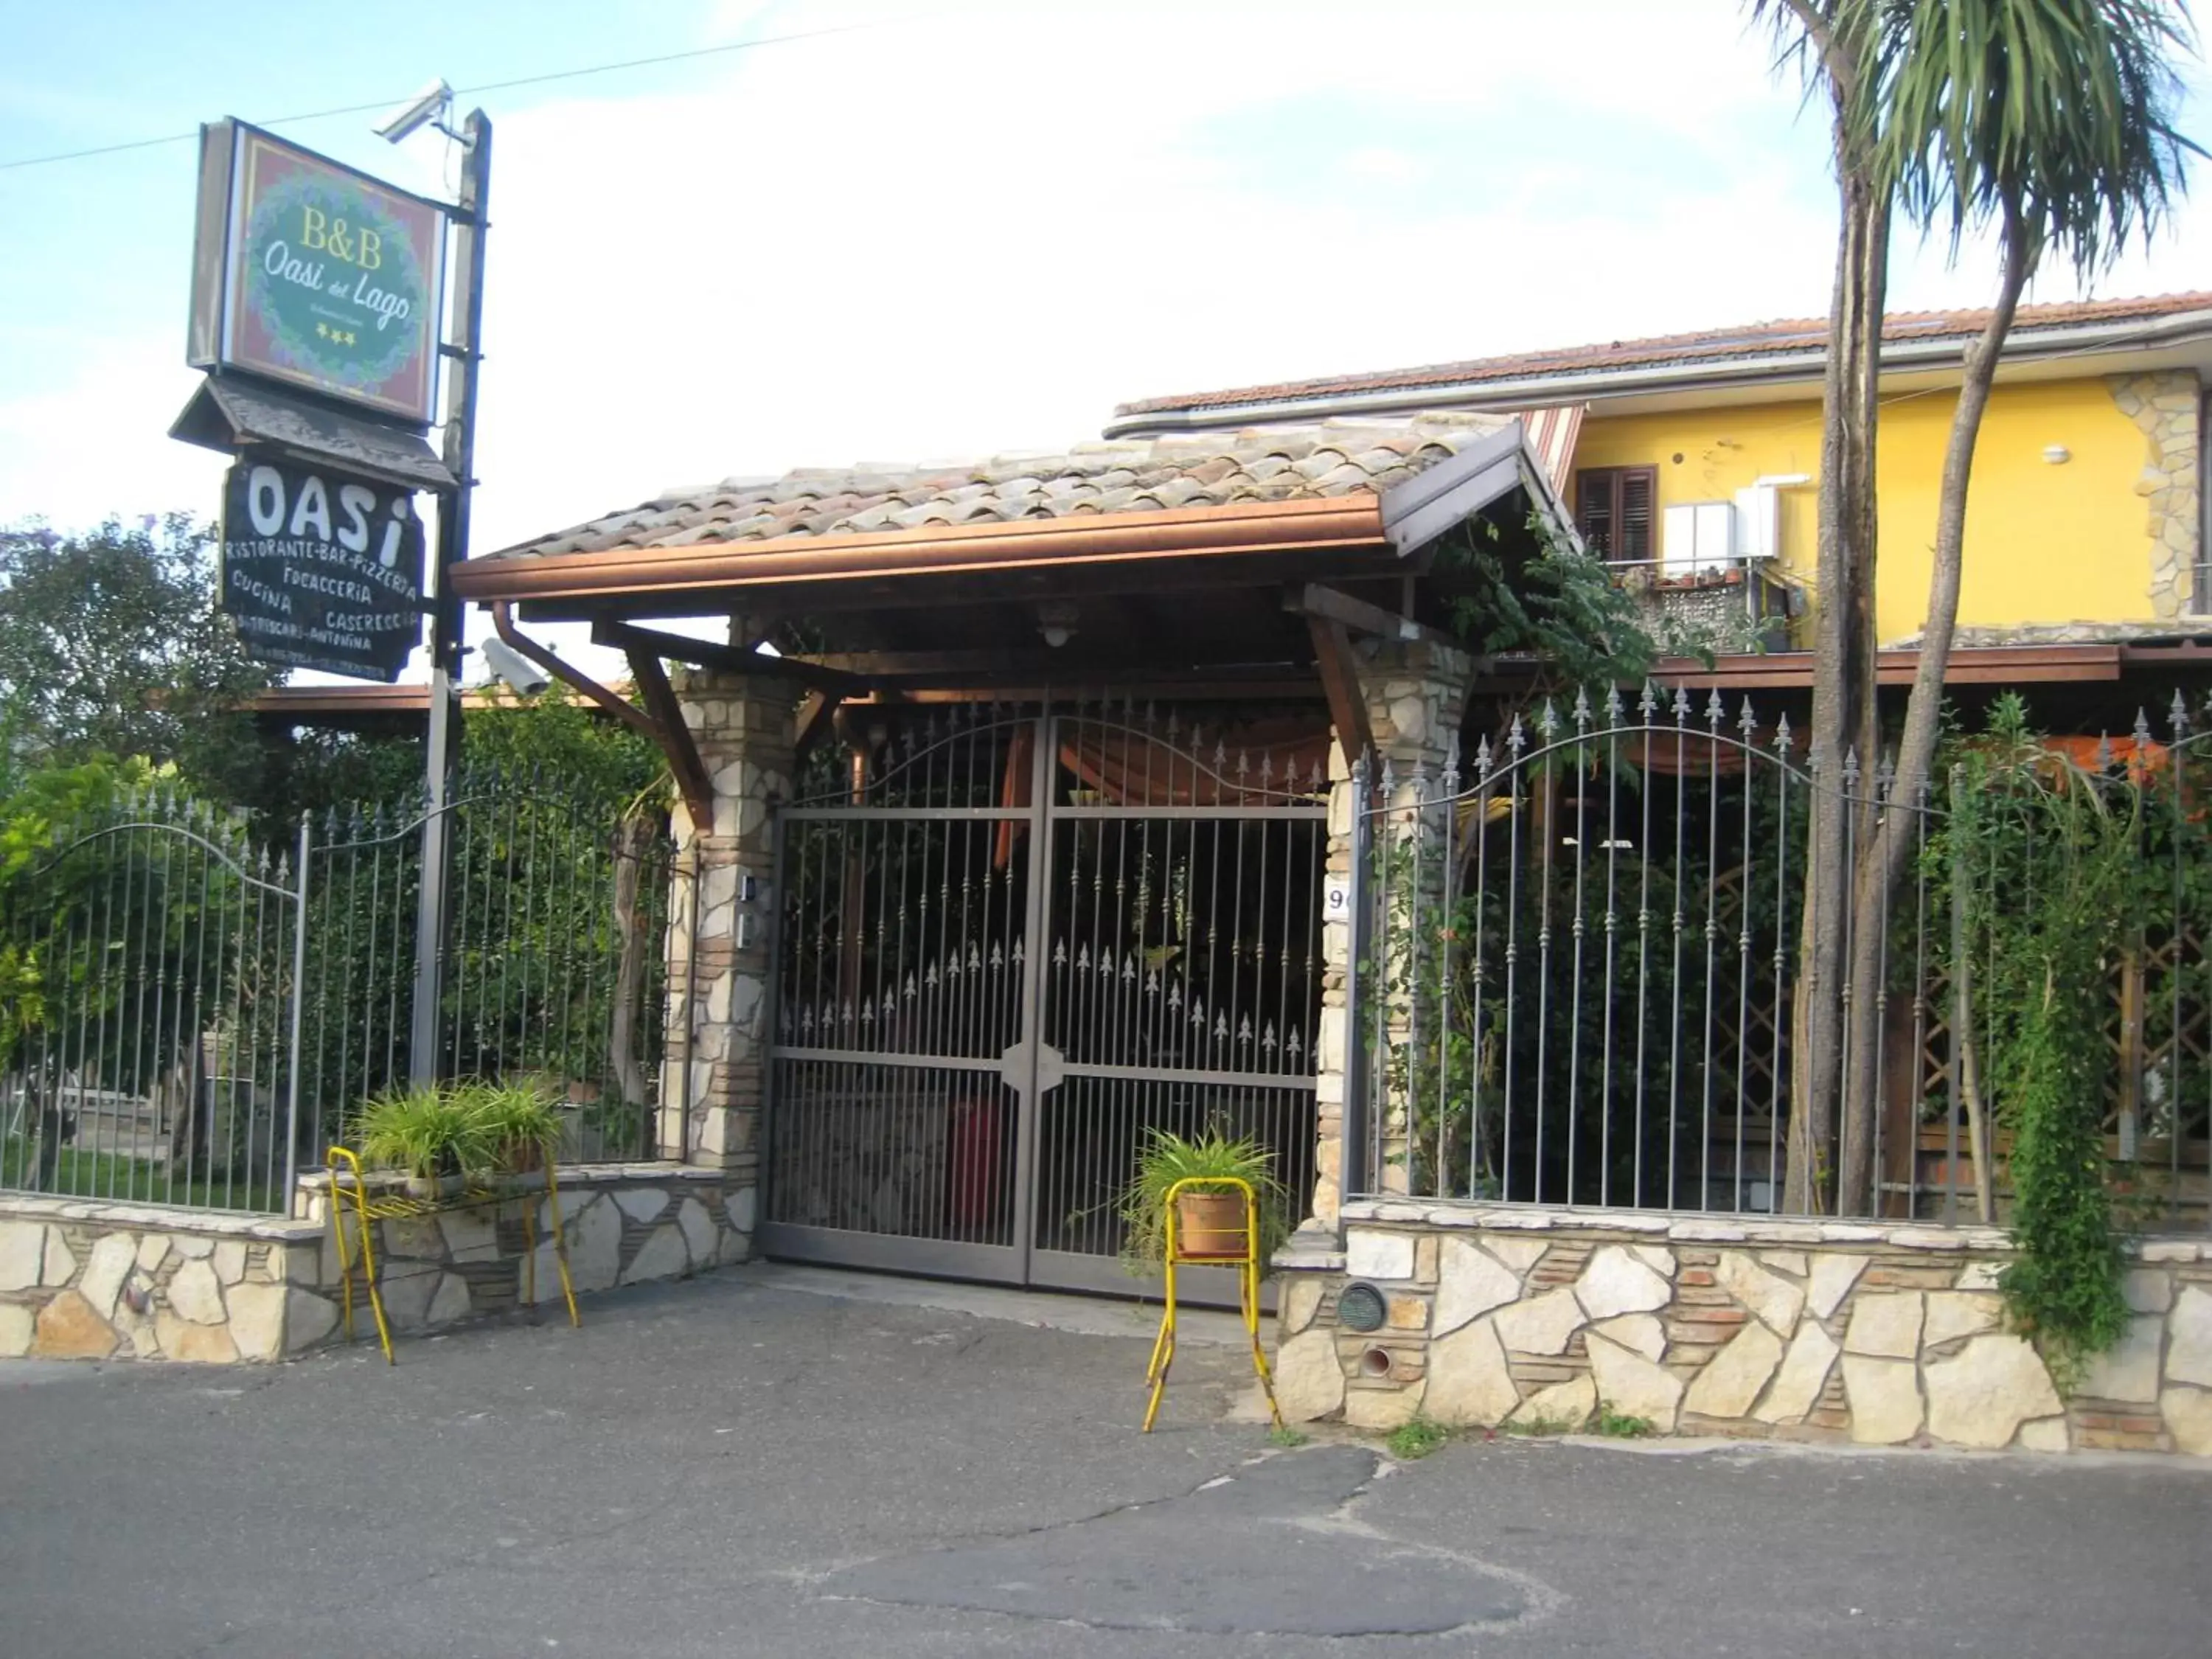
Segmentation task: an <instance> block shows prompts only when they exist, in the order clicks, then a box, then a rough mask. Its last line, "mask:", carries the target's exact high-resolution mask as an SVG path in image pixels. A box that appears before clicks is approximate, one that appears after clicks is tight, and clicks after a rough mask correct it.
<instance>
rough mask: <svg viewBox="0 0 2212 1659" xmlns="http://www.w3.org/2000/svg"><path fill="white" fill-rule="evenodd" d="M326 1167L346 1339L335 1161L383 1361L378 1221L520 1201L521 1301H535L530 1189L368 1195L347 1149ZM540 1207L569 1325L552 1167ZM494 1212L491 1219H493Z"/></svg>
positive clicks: (347, 1309)
mask: <svg viewBox="0 0 2212 1659" xmlns="http://www.w3.org/2000/svg"><path fill="white" fill-rule="evenodd" d="M329 1158H330V1166H331V1193H330V1209H329V1214H330V1223H331V1237H332V1239H333V1240H334V1241H335V1242H336V1243H337V1252H338V1284H339V1285H340V1287H341V1291H340V1295H341V1300H340V1304H339V1305H340V1306H341V1307H342V1308H343V1310H344V1315H345V1334H346V1340H347V1341H349V1342H350V1341H352V1340H353V1261H354V1257H353V1255H349V1253H348V1251H347V1249H346V1229H345V1212H346V1209H347V1207H348V1203H347V1193H346V1189H345V1188H342V1187H340V1186H339V1185H338V1179H337V1175H338V1165H339V1164H342V1163H343V1164H345V1165H346V1166H347V1167H348V1168H349V1169H350V1170H352V1172H353V1188H352V1201H351V1208H352V1210H353V1213H354V1220H355V1234H356V1242H357V1243H359V1245H360V1249H359V1251H358V1252H357V1254H358V1255H359V1256H360V1260H361V1267H362V1282H363V1283H364V1284H366V1285H368V1307H369V1311H370V1312H371V1313H372V1314H374V1316H376V1335H377V1340H379V1341H380V1342H381V1343H382V1344H383V1346H384V1359H385V1363H386V1364H398V1363H399V1362H398V1359H397V1358H394V1357H393V1355H392V1326H391V1324H390V1322H388V1321H386V1318H385V1316H384V1294H383V1292H382V1291H381V1290H380V1289H379V1288H378V1284H377V1273H376V1228H375V1224H376V1223H377V1222H380V1221H396V1220H403V1219H413V1218H435V1217H437V1216H441V1215H450V1214H454V1213H457V1212H460V1211H464V1210H486V1209H488V1210H492V1211H494V1212H496V1211H497V1210H498V1209H499V1208H500V1207H501V1206H504V1205H507V1204H515V1203H520V1205H521V1206H523V1218H524V1222H525V1225H526V1228H527V1233H526V1240H527V1242H526V1244H525V1246H524V1249H523V1255H522V1276H523V1279H522V1301H523V1305H524V1306H526V1307H532V1306H535V1305H536V1304H537V1301H538V1194H536V1193H534V1192H501V1191H499V1190H497V1189H496V1188H490V1187H471V1188H465V1189H464V1190H463V1191H460V1192H458V1193H455V1194H452V1195H451V1196H449V1197H442V1198H412V1197H410V1196H408V1195H407V1194H404V1193H381V1194H377V1195H376V1196H374V1197H371V1196H370V1195H369V1191H368V1182H366V1181H365V1180H363V1179H362V1169H361V1159H360V1158H357V1157H356V1156H355V1154H354V1152H352V1150H351V1149H350V1148H348V1147H344V1146H333V1147H331V1149H330V1152H329ZM544 1197H545V1200H546V1203H545V1207H546V1210H547V1212H548V1214H549V1216H550V1220H551V1223H552V1235H553V1261H554V1265H555V1266H556V1267H558V1268H559V1269H560V1271H561V1295H562V1298H563V1299H564V1300H565V1301H566V1302H567V1303H568V1323H569V1324H570V1325H571V1326H580V1325H581V1324H582V1323H583V1318H582V1316H580V1314H578V1313H577V1311H576V1286H575V1284H574V1281H573V1280H572V1279H570V1278H569V1277H568V1237H567V1236H566V1235H565V1234H564V1233H563V1232H562V1230H561V1185H560V1182H558V1181H557V1180H556V1178H555V1177H554V1174H553V1169H552V1165H551V1164H550V1163H549V1164H547V1165H546V1170H545V1192H544ZM493 1219H494V1221H495V1222H496V1221H497V1216H496V1214H495V1215H494V1218H493Z"/></svg>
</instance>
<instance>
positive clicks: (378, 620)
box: [222, 459, 422, 683]
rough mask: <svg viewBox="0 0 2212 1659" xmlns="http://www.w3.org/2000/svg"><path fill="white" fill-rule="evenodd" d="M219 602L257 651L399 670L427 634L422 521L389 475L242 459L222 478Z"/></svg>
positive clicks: (344, 666) (269, 657) (309, 661)
mask: <svg viewBox="0 0 2212 1659" xmlns="http://www.w3.org/2000/svg"><path fill="white" fill-rule="evenodd" d="M222 608H223V609H224V610H225V611H228V612H229V613H230V615H231V616H232V617H234V618H235V619H236V621H237V623H238V630H239V632H240V634H241V635H243V636H244V637H245V640H246V649H247V651H248V652H249V653H251V654H252V655H253V656H254V657H255V658H257V659H259V660H260V661H263V662H268V663H280V664H282V665H284V666H286V667H288V668H319V669H322V670H324V671H325V672H328V673H332V674H349V675H352V676H354V677H355V678H359V679H372V680H384V681H386V682H387V683H388V682H390V681H392V680H396V679H398V678H399V671H400V670H401V669H402V668H404V666H405V665H406V663H407V655H408V653H410V651H412V650H413V649H414V648H415V647H416V643H417V641H420V640H421V639H422V520H421V519H420V518H418V517H417V516H416V512H415V503H414V498H413V497H412V496H411V495H409V494H408V493H407V492H406V491H404V490H401V489H393V488H392V486H391V485H389V484H382V483H370V482H368V480H366V479H362V478H350V477H343V476H340V475H337V474H335V473H331V472H329V471H323V470H319V469H314V470H311V469H309V468H307V467H304V466H301V465H296V464H295V463H291V462H285V461H277V460H255V459H248V460H244V461H240V463H239V464H238V465H236V466H234V467H233V468H231V470H230V473H229V476H228V478H227V479H226V480H225V482H224V483H223V490H222Z"/></svg>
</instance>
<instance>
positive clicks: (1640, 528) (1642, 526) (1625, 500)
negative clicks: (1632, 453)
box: [1613, 466, 1659, 559]
mask: <svg viewBox="0 0 2212 1659" xmlns="http://www.w3.org/2000/svg"><path fill="white" fill-rule="evenodd" d="M1658 483H1659V474H1658V471H1657V469H1656V468H1653V467H1648V466H1624V467H1622V468H1621V469H1620V535H1619V536H1618V538H1616V539H1617V540H1618V541H1619V543H1620V550H1619V551H1618V552H1616V553H1615V554H1614V555H1613V557H1615V558H1618V559H1648V558H1650V556H1651V522H1652V497H1653V496H1655V495H1657V494H1658Z"/></svg>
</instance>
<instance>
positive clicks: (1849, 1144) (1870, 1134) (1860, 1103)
mask: <svg viewBox="0 0 2212 1659" xmlns="http://www.w3.org/2000/svg"><path fill="white" fill-rule="evenodd" d="M2038 252H2039V250H2038V249H2037V248H2036V247H2035V246H2034V245H2033V240H2032V239H2031V237H2030V235H2029V234H2028V232H2027V228H2026V226H2025V224H2024V223H2023V222H2022V220H2021V215H2020V212H2019V210H2018V208H2017V206H2016V205H2015V204H2008V206H2007V208H2006V211H2005V220H2004V278H2003V283H2002V287H2001V289H2000V290H1999V293H1998V295H1997V302H1996V306H1995V307H1992V308H1991V310H1990V320H1989V323H1988V325H1987V326H1985V327H1984V329H1983V331H1982V332H1981V336H1980V337H1979V338H1978V339H1977V340H1976V341H1975V342H1974V343H1973V344H1972V346H1970V347H1968V348H1967V350H1966V372H1965V374H1964V377H1963V379H1962V380H1961V382H1960V387H1959V403H1958V408H1957V410H1955V411H1954V414H1953V415H1952V417H1951V441H1950V445H1949V447H1948V449H1947V450H1946V451H1945V452H1944V455H1943V483H1942V495H1941V496H1940V497H1939V498H1938V501H1937V504H1936V555H1935V566H1934V568H1933V569H1932V570H1931V571H1930V573H1929V580H1928V619H1927V622H1926V623H1925V624H1924V625H1923V628H1922V630H1921V636H1920V660H1919V662H1918V663H1917V665H1915V667H1914V670H1913V676H1912V694H1911V701H1909V702H1907V703H1906V704H1905V726H1904V730H1903V732H1902V733H1901V735H1900V736H1899V741H1898V750H1897V781H1896V785H1895V789H1894V793H1893V799H1895V800H1897V801H1899V802H1902V803H1904V804H1905V806H1906V807H1907V808H1908V809H1910V808H1911V807H1912V806H1915V805H1917V804H1918V803H1919V801H1920V799H1921V795H1922V792H1923V787H1924V786H1925V785H1926V783H1927V781H1928V775H1929V765H1930V764H1931V763H1933V761H1934V759H1935V756H1936V736H1937V733H1938V730H1939V728H1940V726H1941V724H1942V709H1943V677H1944V671H1945V669H1946V668H1947V667H1948V665H1949V662H1950V657H1951V640H1952V636H1953V635H1954V634H1955V633H1956V632H1957V630H1958V621H1959V586H1960V579H1961V577H1962V575H1963V574H1964V571H1965V563H1966V489H1967V486H1968V484H1969V483H1970V482H1971V480H1972V474H1973V470H1974V446H1975V443H1976V441H1977V440H1978V438H1979V437H1980V435H1981V429H1982V416H1983V413H1984V411H1985V410H1987V409H1988V407H1989V401H1990V382H1991V380H1993V379H1994V378H1995V376H1996V368H1997V358H1998V356H1999V355H2000V354H2001V353H2002V350H2003V349H2004V342H2005V336H2006V335H2007V333H2008V332H2009V331H2011V328H2012V319H2013V313H2015V311H2017V310H2018V309H2019V307H2020V296H2021V291H2022V290H2023V289H2025V288H2026V287H2027V279H2028V276H2029V275H2030V274H2031V273H2032V272H2033V270H2034V268H2035V264H2036V255H2037V253H2038ZM1912 817H1913V814H1912V812H1911V811H1910V810H1907V811H1891V812H1889V813H1887V815H1886V816H1885V817H1884V818H1883V819H1882V821H1881V823H1880V824H1879V825H1878V826H1877V827H1876V828H1875V830H1874V832H1873V834H1871V835H1870V836H1866V837H1863V839H1862V840H1861V842H1860V846H1861V848H1863V852H1862V854H1861V856H1860V860H1859V868H1858V872H1857V883H1856V884H1855V889H1856V890H1855V891H1854V894H1853V898H1852V909H1853V926H1852V940H1851V945H1852V949H1851V965H1850V966H1851V977H1850V984H1851V986H1852V987H1853V989H1854V993H1855V995H1856V996H1857V1000H1858V1005H1859V1006H1860V1008H1861V1009H1863V1011H1864V1013H1863V1017H1862V1018H1858V1019H1857V1020H1855V1021H1853V1022H1852V1026H1851V1030H1850V1060H1849V1065H1848V1068H1847V1071H1848V1077H1849V1081H1850V1088H1849V1091H1848V1094H1847V1097H1846V1100H1845V1107H1844V1132H1843V1138H1842V1146H1841V1148H1840V1150H1839V1152H1838V1170H1837V1207H1838V1212H1840V1213H1843V1214H1846V1215H1857V1214H1861V1213H1863V1212H1864V1211H1865V1208H1866V1206H1867V1204H1868V1202H1869V1199H1870V1197H1871V1194H1872V1180H1873V1170H1874V1125H1875V1115H1876V1113H1877V1111H1878V1110H1879V1105H1878V1103H1877V1102H1876V1101H1875V1073H1876V1066H1877V1060H1876V1056H1877V1055H1878V1054H1879V1053H1880V1052H1881V1016H1880V1009H1881V994H1882V990H1883V987H1882V982H1881V981H1882V969H1883V963H1882V943H1883V938H1884V932H1885V929H1884V926H1883V923H1884V920H1885V918H1886V917H1887V914H1888V909H1889V901H1890V895H1891V893H1892V892H1893V890H1894V889H1895V887H1896V884H1897V879H1898V877H1899V873H1900V872H1902V871H1903V869H1904V866H1905V854H1907V853H1908V852H1909V851H1910V850H1911V848H1912V847H1913V846H1914V844H1915V843H1916V841H1917V837H1916V836H1915V835H1914V834H1913V826H1912Z"/></svg>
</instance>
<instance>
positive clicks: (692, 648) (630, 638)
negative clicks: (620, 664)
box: [592, 619, 868, 696]
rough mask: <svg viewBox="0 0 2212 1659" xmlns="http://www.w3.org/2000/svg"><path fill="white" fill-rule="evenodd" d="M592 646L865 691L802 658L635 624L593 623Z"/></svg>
mask: <svg viewBox="0 0 2212 1659" xmlns="http://www.w3.org/2000/svg"><path fill="white" fill-rule="evenodd" d="M592 644H594V645H611V646H613V647H616V648H617V650H620V651H623V652H624V653H634V652H638V651H647V652H651V653H653V655H655V656H656V657H666V658H669V659H672V660H673V661H676V662H688V663H696V665H699V666H700V667H702V668H714V669H719V670H720V671H723V672H724V673H729V674H765V675H772V676H775V677H778V678H783V679H787V680H794V681H796V682H798V684H801V685H804V686H807V687H810V688H811V689H812V690H817V691H835V692H836V693H838V694H839V695H840V696H853V695H854V694H856V693H859V692H862V691H865V690H867V689H868V683H867V682H866V680H864V679H861V678H860V677H859V676H857V675H854V674H845V673H840V672H838V671H835V670H832V669H824V668H820V667H817V666H816V665H814V664H813V663H811V662H809V661H808V660H807V659H805V658H804V657H769V656H763V654H761V653H759V652H757V651H740V650H738V649H736V648H734V647H730V646H726V645H717V644H715V643H714V641H712V640H695V639H693V638H691V637H690V635H685V634H667V633H663V632H662V631H661V630H660V629H657V628H640V627H639V626H638V625H637V624H636V623H624V622H610V621H606V620H605V619H601V620H599V621H596V622H594V623H592Z"/></svg>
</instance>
